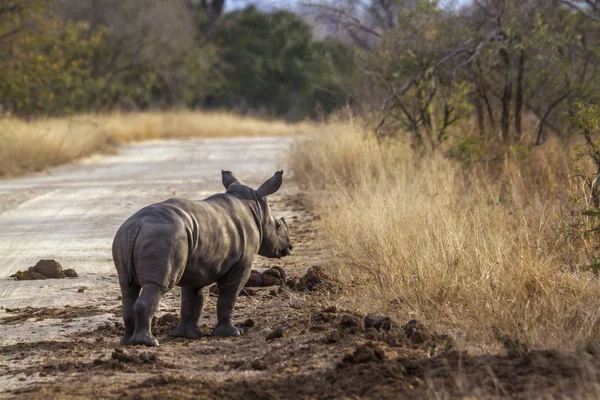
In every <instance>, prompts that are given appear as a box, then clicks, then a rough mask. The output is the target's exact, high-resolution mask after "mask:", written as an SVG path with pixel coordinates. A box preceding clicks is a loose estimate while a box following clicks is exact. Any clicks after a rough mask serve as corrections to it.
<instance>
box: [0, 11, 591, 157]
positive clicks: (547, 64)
mask: <svg viewBox="0 0 600 400" xmlns="http://www.w3.org/2000/svg"><path fill="white" fill-rule="evenodd" d="M256 3H257V5H256V6H255V5H252V4H246V3H244V4H245V5H244V6H243V8H232V7H229V8H228V7H227V2H226V0H212V1H209V0H196V1H194V0H172V1H168V2H165V1H160V0H61V1H55V0H50V1H48V0H46V1H42V0H0V107H1V108H0V111H1V112H2V113H3V114H5V115H6V114H8V115H14V116H19V117H25V118H31V117H36V116H60V115H67V114H73V113H81V112H90V111H94V112H95V111H111V110H121V111H134V110H148V109H151V110H156V109H159V110H160V109H227V110H233V111H237V112H240V113H252V114H259V115H263V116H268V117H277V118H284V119H288V120H299V119H304V118H325V117H327V116H328V115H330V114H331V113H332V112H335V111H338V110H341V109H350V110H351V111H352V114H353V115H357V116H360V117H362V118H364V119H365V120H368V121H370V122H371V125H372V128H373V129H372V130H373V132H374V133H375V134H376V135H377V137H378V138H380V139H383V138H386V137H400V136H402V137H404V138H406V139H407V140H409V141H410V142H411V143H412V145H413V146H414V147H415V148H420V149H423V150H424V151H432V150H435V149H436V148H438V147H439V146H440V145H441V144H442V143H444V142H445V141H446V140H447V139H448V138H449V137H451V136H452V135H457V134H456V133H455V132H456V131H460V129H455V128H456V127H461V126H469V127H470V128H471V129H470V130H469V132H471V133H473V134H474V136H476V137H475V138H471V139H469V140H464V139H460V140H456V141H454V142H455V143H454V144H455V146H458V148H454V150H453V151H452V152H451V154H455V155H457V156H459V157H464V158H465V159H469V160H473V159H477V158H479V155H480V154H487V152H486V151H484V150H482V146H484V145H485V143H492V142H493V143H501V144H507V145H509V146H515V145H516V146H521V145H531V146H534V145H540V144H542V143H543V142H544V141H545V140H546V138H547V137H548V135H550V134H554V135H557V136H563V137H564V136H566V135H568V134H569V130H570V129H572V128H570V126H572V125H570V124H569V121H570V118H571V119H572V117H573V115H574V112H575V111H573V110H572V109H573V106H572V105H573V104H575V103H577V102H582V103H585V104H595V103H597V102H598V100H599V95H598V93H600V91H599V89H600V74H599V70H598V68H599V66H600V46H599V42H600V2H599V1H597V0H523V1H517V0H473V1H467V0H462V1H436V0H337V1H333V0H320V1H305V2H302V1H300V2H294V3H287V9H272V8H271V9H265V8H261V7H260V5H261V4H260V1H257V2H256ZM524 124H526V128H524ZM458 136H461V135H460V134H459V135H458ZM461 146H462V147H461ZM484 147H485V146H484ZM473 149H476V150H473Z"/></svg>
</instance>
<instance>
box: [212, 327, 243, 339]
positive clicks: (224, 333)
mask: <svg viewBox="0 0 600 400" xmlns="http://www.w3.org/2000/svg"><path fill="white" fill-rule="evenodd" d="M213 336H214V337H221V338H224V337H231V336H240V330H239V329H238V328H236V327H235V326H233V325H219V326H217V327H216V328H215V331H214V332H213Z"/></svg>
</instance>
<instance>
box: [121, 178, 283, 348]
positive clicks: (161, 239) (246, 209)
mask: <svg viewBox="0 0 600 400" xmlns="http://www.w3.org/2000/svg"><path fill="white" fill-rule="evenodd" d="M282 176H283V171H278V172H276V173H275V175H273V177H271V178H269V179H268V180H267V181H266V182H265V183H263V184H262V185H261V186H260V188H258V189H257V190H254V189H252V188H250V187H248V186H246V185H244V184H243V183H242V182H240V181H238V180H237V179H236V178H235V177H234V176H233V174H232V173H231V172H229V171H222V180H223V185H224V186H225V188H226V189H227V192H226V193H222V194H216V195H213V196H211V197H208V198H206V199H204V200H202V201H190V200H185V199H178V198H173V199H169V200H166V201H164V202H162V203H157V204H153V205H150V206H148V207H145V208H143V209H141V210H140V211H138V212H137V213H135V214H134V215H133V216H131V217H130V218H129V219H128V220H127V221H125V222H124V223H123V225H122V226H121V227H120V228H119V230H118V231H117V234H116V236H115V239H114V241H113V247H112V251H113V258H114V262H115V266H116V267H117V272H118V275H119V284H120V285H121V292H122V295H123V320H124V322H125V336H124V337H123V340H122V343H123V344H144V345H147V346H158V341H157V340H156V338H155V337H154V336H153V335H152V332H151V331H150V323H151V321H152V317H153V315H154V312H155V311H156V309H157V308H158V303H159V302H160V299H161V297H162V296H163V295H164V294H165V293H166V292H168V291H169V290H171V289H172V288H173V287H174V286H180V287H181V319H180V321H179V324H178V325H177V327H176V328H175V330H174V331H173V332H172V333H171V335H172V336H177V337H185V338H199V337H201V336H202V333H201V332H200V330H199V329H198V319H199V318H200V311H201V310H202V305H203V293H202V288H203V287H205V286H208V285H210V284H212V283H214V282H217V285H218V287H219V298H218V300H217V317H218V324H217V327H216V328H215V330H214V332H213V335H214V336H218V337H227V336H237V335H239V334H240V332H239V331H238V329H237V328H236V327H234V326H233V324H232V322H231V312H232V310H233V306H234V304H235V300H236V299H237V296H238V294H239V292H240V290H241V289H242V288H243V287H244V284H245V283H246V281H247V280H248V277H249V276H250V271H251V266H252V261H253V260H254V257H255V255H256V254H259V255H261V256H264V257H270V258H280V257H284V256H287V255H289V254H290V251H291V250H292V245H291V243H290V238H289V234H288V227H287V223H286V222H285V220H284V219H283V218H281V219H279V218H277V217H275V216H273V215H272V214H271V210H270V208H269V203H268V202H267V196H268V195H270V194H273V193H275V192H276V191H277V190H278V189H279V187H280V186H281V183H282ZM140 290H141V294H140Z"/></svg>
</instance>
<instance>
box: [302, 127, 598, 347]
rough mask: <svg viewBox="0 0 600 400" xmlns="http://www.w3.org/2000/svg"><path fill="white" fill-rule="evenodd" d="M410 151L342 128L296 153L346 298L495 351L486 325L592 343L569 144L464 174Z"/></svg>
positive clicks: (542, 340) (547, 340)
mask: <svg viewBox="0 0 600 400" xmlns="http://www.w3.org/2000/svg"><path fill="white" fill-rule="evenodd" d="M412 154H413V153H412V151H411V150H410V149H409V148H407V147H405V146H402V145H401V144H398V143H395V144H394V143H392V144H387V145H379V144H378V143H377V142H376V141H375V140H373V139H372V138H371V137H370V136H368V135H366V134H365V133H364V132H363V131H362V130H361V128H360V127H356V126H351V125H332V126H329V127H328V128H326V129H323V130H322V132H321V133H320V134H319V136H313V137H311V138H310V139H308V140H304V141H299V142H298V143H297V144H296V146H295V148H294V149H293V151H292V153H291V163H292V168H293V170H294V172H295V174H296V176H297V177H298V179H299V180H300V182H302V183H304V184H305V185H306V186H307V187H308V193H309V196H310V198H311V199H312V201H313V203H314V207H315V208H316V210H317V211H318V212H319V214H320V215H321V222H320V223H321V228H322V232H323V236H324V237H325V238H326V240H327V242H328V245H329V246H331V249H332V250H333V252H334V261H333V263H332V264H330V268H331V272H332V273H334V274H336V275H337V277H338V278H340V279H341V280H342V281H343V282H344V283H345V284H347V285H348V289H347V290H346V291H345V298H344V301H346V302H348V303H351V304H352V305H354V306H356V307H358V308H359V309H362V310H363V311H365V312H372V311H379V312H388V313H391V314H392V315H393V316H394V317H395V318H397V319H398V320H400V321H404V320H407V319H412V318H416V319H419V320H422V321H423V322H425V323H426V324H428V325H431V326H434V327H436V328H437V329H441V330H444V331H449V332H451V333H452V334H454V335H455V336H457V337H458V338H459V340H461V339H462V340H461V341H463V342H466V343H468V344H469V345H470V346H471V347H472V346H481V347H482V348H489V346H495V343H496V342H495V339H494V334H493V333H492V332H493V328H492V327H496V328H498V329H499V330H500V331H501V332H504V333H505V334H508V335H511V336H513V337H517V338H518V339H520V340H522V341H525V342H526V343H528V344H530V345H532V346H539V347H561V348H574V347H577V346H580V345H583V344H584V343H586V342H588V341H589V340H592V339H596V337H597V335H598V329H597V324H598V320H599V318H600V296H599V293H600V284H599V282H598V279H597V277H596V276H594V274H593V273H591V272H589V271H588V270H587V269H586V268H585V267H584V266H585V265H589V263H590V259H591V255H592V254H593V253H594V251H595V250H596V248H595V243H594V240H595V239H593V238H592V239H590V240H591V241H589V242H588V241H587V239H586V238H585V237H584V236H583V235H581V229H582V227H581V226H580V224H581V222H582V221H581V216H579V215H578V214H577V213H574V216H573V215H572V214H573V213H572V212H571V210H572V209H573V208H575V206H576V204H574V203H573V202H572V200H570V198H572V197H577V196H578V195H579V190H580V188H579V186H578V185H577V184H576V183H575V181H574V180H572V179H569V168H570V159H571V158H570V157H571V156H570V151H569V148H565V146H563V145H561V144H560V143H557V142H555V143H548V144H547V145H546V146H544V147H542V148H538V149H536V150H535V151H534V153H533V154H531V155H530V156H528V157H525V158H524V159H518V158H516V157H515V158H512V159H511V158H510V157H509V158H508V159H507V160H506V161H504V162H502V163H499V164H496V165H493V166H487V167H486V166H481V167H471V168H469V169H468V170H467V169H465V168H463V167H462V166H461V165H459V164H458V163H457V162H455V161H452V160H449V159H447V158H444V157H442V156H441V155H436V156H430V157H425V158H419V159H417V158H416V157H414V156H413V155H412Z"/></svg>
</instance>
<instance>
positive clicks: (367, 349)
mask: <svg viewBox="0 0 600 400" xmlns="http://www.w3.org/2000/svg"><path fill="white" fill-rule="evenodd" d="M384 359H385V352H384V351H383V349H382V348H381V347H379V346H377V345H376V344H374V343H372V342H367V343H365V344H360V345H358V346H356V348H355V349H354V351H353V352H352V353H350V354H346V355H345V356H344V358H342V364H341V365H342V366H343V365H344V364H363V363H370V362H381V361H383V360H384Z"/></svg>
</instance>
